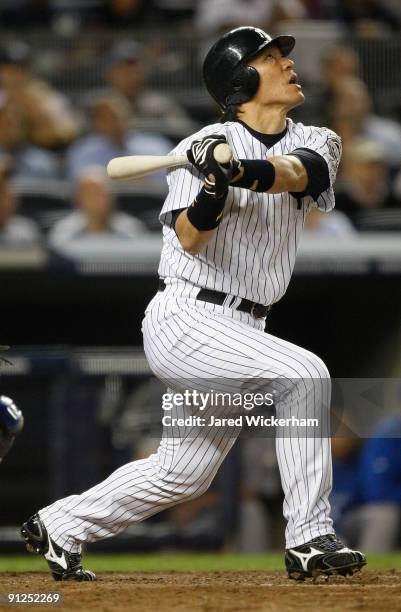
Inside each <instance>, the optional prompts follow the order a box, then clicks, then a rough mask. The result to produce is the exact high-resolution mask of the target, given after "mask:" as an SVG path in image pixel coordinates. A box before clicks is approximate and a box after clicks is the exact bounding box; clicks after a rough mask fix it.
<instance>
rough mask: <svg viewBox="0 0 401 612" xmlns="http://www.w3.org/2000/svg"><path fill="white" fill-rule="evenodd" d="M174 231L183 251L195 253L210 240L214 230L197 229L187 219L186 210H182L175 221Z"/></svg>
mask: <svg viewBox="0 0 401 612" xmlns="http://www.w3.org/2000/svg"><path fill="white" fill-rule="evenodd" d="M175 232H176V234H177V236H178V240H179V241H180V243H181V246H182V248H183V249H184V251H186V252H187V253H190V255H197V254H198V253H199V251H201V250H202V249H203V247H205V246H206V245H207V244H208V242H209V241H210V240H211V238H212V237H213V235H214V232H215V230H214V229H211V230H203V231H202V230H198V229H197V228H196V227H194V226H193V225H192V223H191V222H190V220H189V219H188V215H187V211H186V210H183V211H182V213H180V214H179V216H178V217H177V220H176V222H175Z"/></svg>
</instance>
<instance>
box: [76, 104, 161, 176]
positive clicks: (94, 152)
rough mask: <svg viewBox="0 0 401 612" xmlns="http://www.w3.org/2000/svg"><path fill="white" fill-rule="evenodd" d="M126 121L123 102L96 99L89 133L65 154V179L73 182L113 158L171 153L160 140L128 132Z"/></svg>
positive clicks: (135, 131) (127, 113)
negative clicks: (85, 170)
mask: <svg viewBox="0 0 401 612" xmlns="http://www.w3.org/2000/svg"><path fill="white" fill-rule="evenodd" d="M129 117H130V109H129V105H128V103H127V102H126V101H125V100H124V99H123V98H121V97H118V96H111V95H110V96H107V97H101V98H98V99H97V100H96V101H95V103H94V104H93V107H92V131H91V132H90V133H89V134H87V135H86V136H84V137H83V138H81V139H80V140H78V141H77V142H75V143H74V144H72V145H71V147H70V148H69V150H68V151H67V155H66V174H67V176H68V177H69V178H71V179H76V178H77V177H78V176H79V175H80V174H81V173H82V170H83V169H84V168H85V167H88V166H103V168H105V167H106V165H107V164H108V162H109V161H110V160H111V159H112V158H113V157H119V156H122V155H140V154H142V155H166V154H167V153H168V152H169V151H170V150H171V149H172V143H171V142H170V141H169V140H168V139H167V138H165V137H164V136H161V135H158V134H152V133H149V132H143V131H139V130H132V129H128V123H129ZM159 178H160V175H159ZM163 180H164V175H163Z"/></svg>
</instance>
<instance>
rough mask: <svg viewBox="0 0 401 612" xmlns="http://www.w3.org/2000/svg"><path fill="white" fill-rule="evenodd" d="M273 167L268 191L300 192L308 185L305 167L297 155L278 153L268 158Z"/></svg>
mask: <svg viewBox="0 0 401 612" xmlns="http://www.w3.org/2000/svg"><path fill="white" fill-rule="evenodd" d="M268 161H269V162H270V163H271V164H273V166H274V169H275V179H274V183H273V186H272V187H271V189H269V193H283V192H287V191H289V192H302V191H305V189H306V187H307V185H308V175H307V172H306V169H305V167H304V165H303V164H302V162H301V161H300V160H299V159H298V157H295V156H292V155H279V156H277V157H269V160H268Z"/></svg>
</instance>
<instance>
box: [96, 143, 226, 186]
mask: <svg viewBox="0 0 401 612" xmlns="http://www.w3.org/2000/svg"><path fill="white" fill-rule="evenodd" d="M213 156H214V159H215V160H216V161H217V162H218V163H219V164H228V162H229V161H230V160H231V159H232V156H233V154H232V151H231V147H230V145H228V144H224V143H220V144H218V145H217V146H216V148H215V149H214V152H213ZM189 163H190V162H189V161H188V157H187V156H186V154H185V153H184V154H182V155H125V156H124V157H114V158H113V159H111V160H110V161H109V163H108V164H107V174H108V175H109V177H110V178H112V179H117V180H124V179H125V180H127V179H138V178H142V177H143V176H147V175H148V174H152V172H157V170H163V169H165V168H173V167H174V166H185V165H186V164H189Z"/></svg>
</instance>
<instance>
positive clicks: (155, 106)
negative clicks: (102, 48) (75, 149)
mask: <svg viewBox="0 0 401 612" xmlns="http://www.w3.org/2000/svg"><path fill="white" fill-rule="evenodd" d="M146 65H147V66H149V58H147V57H146V53H145V49H144V48H143V47H142V46H141V45H140V44H139V43H137V42H136V41H133V40H129V41H121V42H119V43H117V44H116V45H115V46H114V47H113V48H112V49H111V50H110V52H109V53H108V55H107V57H106V58H105V80H106V84H107V85H108V86H109V87H110V89H111V92H112V93H113V94H114V95H119V96H121V97H122V98H123V99H124V100H125V101H126V102H128V104H129V106H130V110H131V126H132V127H136V128H138V129H139V128H140V129H146V130H150V131H158V132H161V133H163V134H168V135H171V136H173V137H178V138H181V137H183V136H184V135H188V134H190V133H191V131H195V130H196V127H197V126H196V125H195V124H194V122H193V121H192V120H191V119H190V118H189V117H188V115H187V113H186V112H185V111H184V109H183V108H182V107H181V106H180V104H179V103H178V102H177V101H176V100H172V99H171V98H169V97H168V96H167V95H166V94H165V93H161V92H158V91H151V90H149V89H146V88H145V67H146Z"/></svg>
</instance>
